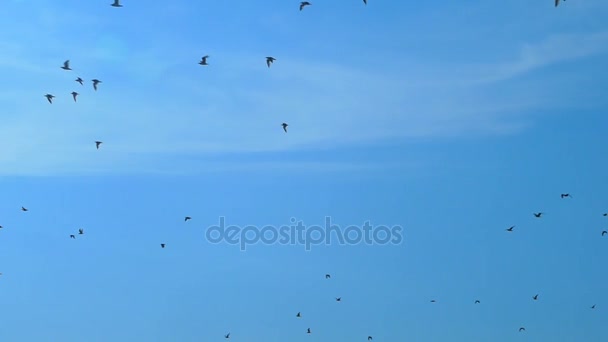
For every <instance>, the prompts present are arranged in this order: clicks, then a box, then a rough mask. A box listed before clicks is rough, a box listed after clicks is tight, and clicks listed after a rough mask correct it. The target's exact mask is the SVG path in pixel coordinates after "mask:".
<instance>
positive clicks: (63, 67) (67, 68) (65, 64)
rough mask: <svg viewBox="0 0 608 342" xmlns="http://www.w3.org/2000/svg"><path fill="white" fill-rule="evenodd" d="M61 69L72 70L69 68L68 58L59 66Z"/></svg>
mask: <svg viewBox="0 0 608 342" xmlns="http://www.w3.org/2000/svg"><path fill="white" fill-rule="evenodd" d="M61 69H63V70H72V69H70V60H69V59H68V60H67V61H65V62H63V66H62V67H61Z"/></svg>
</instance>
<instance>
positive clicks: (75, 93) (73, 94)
mask: <svg viewBox="0 0 608 342" xmlns="http://www.w3.org/2000/svg"><path fill="white" fill-rule="evenodd" d="M78 95H79V94H78V93H77V92H75V91H73V92H72V97H73V98H74V102H76V96H78Z"/></svg>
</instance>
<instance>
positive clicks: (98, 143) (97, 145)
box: [95, 141, 103, 150]
mask: <svg viewBox="0 0 608 342" xmlns="http://www.w3.org/2000/svg"><path fill="white" fill-rule="evenodd" d="M101 144H103V142H102V141H96V142H95V147H97V149H98V150H99V145H101Z"/></svg>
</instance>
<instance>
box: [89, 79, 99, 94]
mask: <svg viewBox="0 0 608 342" xmlns="http://www.w3.org/2000/svg"><path fill="white" fill-rule="evenodd" d="M91 81H93V89H95V91H97V85H98V84H99V83H101V81H100V80H98V79H96V78H95V79H92V80H91Z"/></svg>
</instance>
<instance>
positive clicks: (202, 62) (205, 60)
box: [198, 55, 209, 65]
mask: <svg viewBox="0 0 608 342" xmlns="http://www.w3.org/2000/svg"><path fill="white" fill-rule="evenodd" d="M207 58H209V55H205V56H203V57H201V61H200V62H198V64H200V65H209V64H207Z"/></svg>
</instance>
